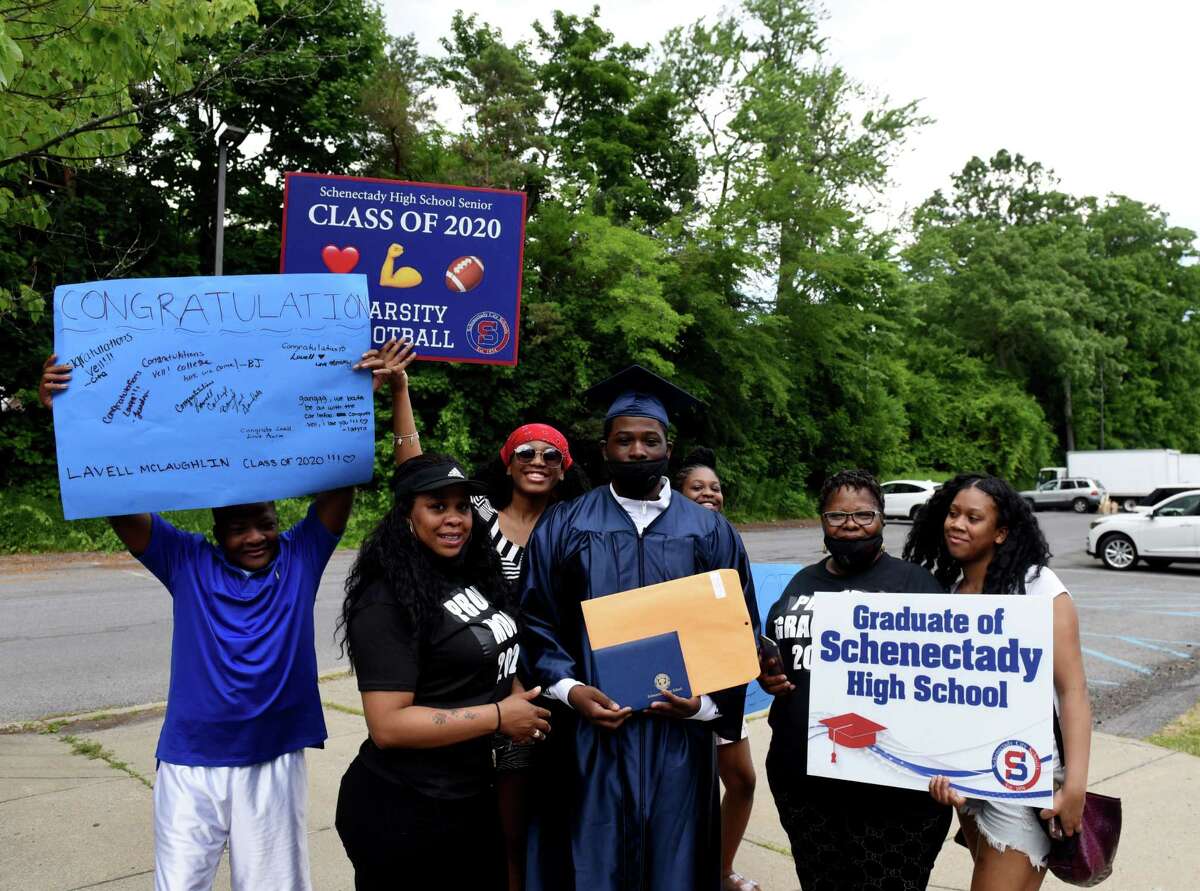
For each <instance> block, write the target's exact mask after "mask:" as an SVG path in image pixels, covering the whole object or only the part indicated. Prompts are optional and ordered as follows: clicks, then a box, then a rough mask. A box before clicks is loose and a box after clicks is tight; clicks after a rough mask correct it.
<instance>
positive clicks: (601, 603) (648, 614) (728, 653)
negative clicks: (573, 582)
mask: <svg viewBox="0 0 1200 891" xmlns="http://www.w3.org/2000/svg"><path fill="white" fill-rule="evenodd" d="M581 606H582V607H583V621H584V624H585V625H587V632H588V639H589V640H590V641H591V644H592V649H593V650H601V649H604V648H605V647H611V646H614V645H616V644H622V643H628V642H629V641H631V640H640V639H641V638H643V637H650V636H652V635H655V634H668V633H670V632H672V631H675V632H677V633H678V634H679V646H680V649H682V650H683V661H684V664H685V665H686V666H687V673H688V680H689V681H690V682H691V685H692V695H693V696H697V695H699V694H701V693H712V692H713V691H715V690H724V689H725V688H727V687H736V686H738V685H739V684H745V683H748V682H749V681H751V680H753V679H754V678H756V677H758V647H757V645H756V642H755V640H754V634H753V632H752V631H751V627H752V626H751V624H750V614H749V613H748V612H747V611H746V598H745V597H744V596H743V595H742V583H741V580H740V579H739V578H738V574H737V571H736V570H733V569H719V570H714V571H713V572H702V573H700V574H699V575H692V576H688V577H687V578H682V579H675V580H674V581H670V582H662V583H661V584H658V585H647V586H646V587H645V588H634V589H633V590H632V591H622V592H621V593H619V594H609V595H607V596H605V597H596V598H594V599H592V600H585V601H583V603H582V604H581Z"/></svg>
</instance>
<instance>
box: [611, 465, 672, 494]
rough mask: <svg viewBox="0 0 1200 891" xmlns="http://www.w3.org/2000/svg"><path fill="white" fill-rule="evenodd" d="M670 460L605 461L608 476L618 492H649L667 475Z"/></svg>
mask: <svg viewBox="0 0 1200 891" xmlns="http://www.w3.org/2000/svg"><path fill="white" fill-rule="evenodd" d="M669 460H670V459H669V458H659V459H658V460H657V461H611V460H605V462H604V464H605V466H606V467H608V475H609V476H610V477H612V481H613V486H615V487H616V489H617V491H618V492H622V493H624V492H637V493H638V494H644V493H646V492H649V491H650V490H651V489H652V488H653V487H654V484H655V483H657V482H658V481H659V480H660V479H662V478H663V477H664V476H666V474H667V464H668V462H669Z"/></svg>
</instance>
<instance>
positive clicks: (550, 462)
mask: <svg viewBox="0 0 1200 891" xmlns="http://www.w3.org/2000/svg"><path fill="white" fill-rule="evenodd" d="M538 456H541V459H542V461H543V462H544V463H545V465H546V466H547V467H558V465H560V464H562V462H563V453H562V452H560V451H559V450H558V449H556V448H552V447H551V448H544V449H535V448H534V447H533V446H531V445H523V446H520V447H518V448H515V449H513V457H514V458H516V459H517V460H518V461H520V462H521V463H522V464H532V463H533V459H534V458H537V457H538Z"/></svg>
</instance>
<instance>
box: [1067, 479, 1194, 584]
mask: <svg viewBox="0 0 1200 891" xmlns="http://www.w3.org/2000/svg"><path fill="white" fill-rule="evenodd" d="M1087 552H1088V553H1089V554H1091V555H1092V556H1093V557H1096V558H1098V559H1099V560H1100V561H1101V562H1102V563H1103V564H1104V565H1105V566H1106V567H1108V568H1109V569H1116V570H1126V569H1133V567H1134V566H1135V565H1136V564H1137V562H1138V560H1142V561H1143V562H1145V563H1146V565H1147V566H1149V567H1150V568H1151V569H1164V568H1166V567H1167V566H1170V565H1171V564H1172V563H1200V489H1193V490H1192V491H1191V492H1184V493H1183V494H1180V495H1172V496H1171V497H1170V498H1167V499H1166V500H1164V501H1160V502H1159V503H1158V504H1156V505H1154V507H1152V508H1150V509H1149V510H1147V511H1146V512H1145V513H1136V514H1112V515H1111V516H1107V517H1100V518H1099V519H1097V520H1093V521H1092V524H1091V528H1090V529H1089V530H1088V543H1087Z"/></svg>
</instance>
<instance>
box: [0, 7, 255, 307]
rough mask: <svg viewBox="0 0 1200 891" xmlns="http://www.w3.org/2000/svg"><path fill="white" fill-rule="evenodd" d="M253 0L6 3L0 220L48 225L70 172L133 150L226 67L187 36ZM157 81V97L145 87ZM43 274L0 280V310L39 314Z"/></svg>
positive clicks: (237, 17)
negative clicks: (192, 54) (150, 124)
mask: <svg viewBox="0 0 1200 891" xmlns="http://www.w3.org/2000/svg"><path fill="white" fill-rule="evenodd" d="M254 9H255V7H254V3H253V2H252V0H212V2H207V3H193V2H189V0H111V2H107V3H103V4H97V3H95V2H94V0H11V2H8V3H6V4H5V5H4V8H3V9H0V223H3V225H4V226H5V227H10V226H19V225H24V226H34V227H44V226H46V225H47V224H48V223H49V221H50V211H49V210H48V209H47V204H48V196H49V195H50V194H52V193H53V192H54V191H56V190H60V189H63V188H69V183H70V178H71V177H72V176H73V172H74V171H75V170H77V169H80V168H88V167H92V166H94V165H96V164H97V163H100V162H103V161H105V160H107V159H113V158H119V157H121V156H122V155H124V154H125V153H126V152H128V151H129V149H130V147H131V146H132V145H133V143H134V142H135V141H136V139H137V138H138V136H139V134H140V132H141V131H140V130H139V125H140V124H141V122H142V119H143V118H144V117H145V116H146V115H147V114H151V113H153V112H154V111H156V110H158V109H161V108H166V107H169V106H170V105H172V104H175V103H179V102H184V101H187V100H190V99H192V98H194V97H195V96H198V95H200V94H201V93H203V92H204V91H205V90H207V89H209V88H210V87H211V86H212V85H213V84H214V83H216V82H218V81H219V80H220V79H221V78H222V77H224V75H225V73H226V72H225V71H224V70H223V68H222V67H221V66H220V65H214V64H206V65H196V64H194V63H195V61H196V60H188V59H185V58H184V53H185V48H186V46H187V41H188V39H190V38H193V37H198V36H203V35H208V34H215V33H219V32H221V31H224V30H226V29H228V28H230V27H232V26H234V25H235V24H236V23H237V22H239V21H241V20H243V19H245V18H246V17H248V16H251V15H253V13H254ZM148 84H153V85H155V86H156V87H157V89H155V91H154V95H153V96H149V95H147V94H146V93H145V91H144V87H145V86H146V85H148ZM44 285H45V280H44V279H43V280H35V279H33V277H32V276H31V275H29V274H25V275H20V274H18V275H17V277H16V278H15V280H14V279H7V280H6V281H5V282H4V284H3V285H0V316H3V315H5V314H6V313H9V312H11V311H12V310H13V309H14V308H16V307H17V306H20V307H22V308H23V309H24V310H26V311H27V312H29V313H31V314H33V315H35V316H36V315H38V314H40V312H41V310H42V306H43V298H42V295H41V293H40V291H39V288H41V287H44Z"/></svg>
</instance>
